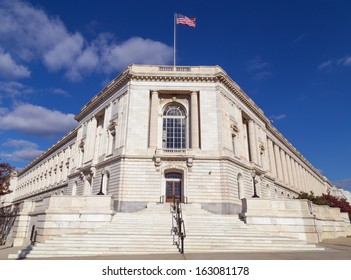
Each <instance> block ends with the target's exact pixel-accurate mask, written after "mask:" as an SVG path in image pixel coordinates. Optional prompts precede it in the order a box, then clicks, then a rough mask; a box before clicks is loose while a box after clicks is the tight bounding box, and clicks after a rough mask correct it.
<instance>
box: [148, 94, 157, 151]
mask: <svg viewBox="0 0 351 280" xmlns="http://www.w3.org/2000/svg"><path fill="white" fill-rule="evenodd" d="M158 102H159V100H158V91H155V90H154V91H152V92H151V110H150V141H149V146H150V148H153V149H156V148H157V118H158Z"/></svg>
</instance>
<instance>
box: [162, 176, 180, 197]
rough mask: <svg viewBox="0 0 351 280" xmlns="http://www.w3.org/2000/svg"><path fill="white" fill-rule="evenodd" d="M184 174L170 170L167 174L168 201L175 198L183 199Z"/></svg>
mask: <svg viewBox="0 0 351 280" xmlns="http://www.w3.org/2000/svg"><path fill="white" fill-rule="evenodd" d="M182 177H183V176H182V174H181V173H177V172H169V173H166V174H165V179H166V202H173V200H174V199H179V200H182Z"/></svg>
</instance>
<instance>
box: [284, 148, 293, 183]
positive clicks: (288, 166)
mask: <svg viewBox="0 0 351 280" xmlns="http://www.w3.org/2000/svg"><path fill="white" fill-rule="evenodd" d="M285 158H286V167H287V169H288V177H289V185H290V186H293V185H294V181H293V175H292V167H291V164H290V163H291V162H290V156H289V154H285Z"/></svg>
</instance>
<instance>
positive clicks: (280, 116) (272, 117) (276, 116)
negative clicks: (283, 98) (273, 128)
mask: <svg viewBox="0 0 351 280" xmlns="http://www.w3.org/2000/svg"><path fill="white" fill-rule="evenodd" d="M286 117H287V116H286V115H285V114H280V115H272V116H270V117H269V119H270V120H271V121H280V120H282V119H285V118H286Z"/></svg>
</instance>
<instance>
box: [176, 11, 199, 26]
mask: <svg viewBox="0 0 351 280" xmlns="http://www.w3.org/2000/svg"><path fill="white" fill-rule="evenodd" d="M176 18H177V24H185V25H188V26H191V27H196V18H195V17H193V18H188V17H186V16H183V15H181V14H177V16H176Z"/></svg>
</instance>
